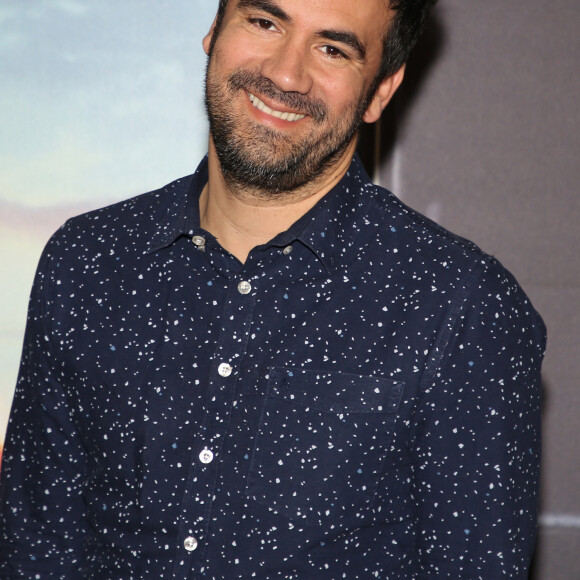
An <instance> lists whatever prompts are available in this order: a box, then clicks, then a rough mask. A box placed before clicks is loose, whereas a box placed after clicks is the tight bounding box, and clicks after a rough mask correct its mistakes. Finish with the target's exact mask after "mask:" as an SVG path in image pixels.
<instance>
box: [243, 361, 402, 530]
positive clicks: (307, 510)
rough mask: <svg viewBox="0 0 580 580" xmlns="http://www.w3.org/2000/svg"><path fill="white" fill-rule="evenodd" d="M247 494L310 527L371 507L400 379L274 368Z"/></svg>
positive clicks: (393, 417) (360, 512) (385, 454)
mask: <svg viewBox="0 0 580 580" xmlns="http://www.w3.org/2000/svg"><path fill="white" fill-rule="evenodd" d="M268 375H269V380H268V389H267V395H266V398H265V401H264V406H263V409H262V414H261V418H260V424H259V429H258V432H257V435H256V441H255V446H254V451H253V455H252V459H251V463H250V470H249V473H248V479H247V487H246V493H247V495H248V496H249V497H250V498H252V499H254V500H256V501H258V502H260V503H262V504H264V505H266V506H268V507H269V508H270V509H272V510H274V511H276V512H278V513H281V514H284V515H285V516H287V517H288V518H290V519H292V520H302V521H303V522H304V523H305V524H308V525H321V524H323V523H324V522H325V521H329V519H331V520H333V521H336V519H337V518H340V519H342V518H347V519H350V518H357V517H362V512H364V511H365V507H366V508H368V507H369V506H371V505H372V503H373V499H374V497H375V494H376V492H377V486H378V482H379V479H380V477H381V474H382V471H383V465H384V462H385V460H386V456H387V449H388V447H389V444H390V441H391V437H392V431H393V425H394V422H395V419H396V416H397V411H398V408H399V403H400V401H401V397H402V393H403V386H404V383H403V382H401V381H394V380H391V379H385V378H376V377H369V376H361V375H355V374H348V373H339V372H326V371H325V372H321V371H315V370H303V369H288V368H272V369H270V370H269V373H268Z"/></svg>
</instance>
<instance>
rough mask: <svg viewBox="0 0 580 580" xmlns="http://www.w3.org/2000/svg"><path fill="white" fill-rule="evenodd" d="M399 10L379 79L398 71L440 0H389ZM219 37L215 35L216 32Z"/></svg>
mask: <svg viewBox="0 0 580 580" xmlns="http://www.w3.org/2000/svg"><path fill="white" fill-rule="evenodd" d="M228 1H229V0H219V6H218V12H217V18H216V28H215V30H216V32H219V29H220V27H221V23H222V20H223V17H224V13H225V11H226V6H227V4H228ZM385 1H386V2H388V3H389V8H390V9H391V10H394V11H395V15H394V17H393V21H392V23H391V25H390V27H389V29H388V30H387V31H386V32H385V37H384V39H383V58H382V61H381V68H380V69H379V73H378V75H377V78H376V79H375V83H376V84H378V83H379V82H380V81H381V80H383V79H384V78H386V77H388V76H390V75H392V74H393V73H395V72H397V70H399V68H400V67H401V66H402V65H403V64H405V63H406V62H407V60H408V58H409V54H410V52H411V50H412V49H413V47H414V46H415V44H416V43H417V40H418V39H419V37H420V36H421V33H422V32H423V29H424V28H425V22H426V21H427V16H428V15H429V11H430V10H431V8H433V6H434V5H435V3H436V2H437V0H385ZM214 40H215V36H214Z"/></svg>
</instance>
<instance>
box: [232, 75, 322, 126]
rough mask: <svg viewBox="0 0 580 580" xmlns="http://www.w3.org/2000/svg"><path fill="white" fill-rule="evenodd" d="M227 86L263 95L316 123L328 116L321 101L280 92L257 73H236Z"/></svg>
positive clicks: (298, 94)
mask: <svg viewBox="0 0 580 580" xmlns="http://www.w3.org/2000/svg"><path fill="white" fill-rule="evenodd" d="M228 85H229V87H230V89H233V90H245V91H248V92H250V93H253V94H256V93H259V94H261V95H264V96H265V97H268V98H269V99H272V100H273V101H276V102H277V103H280V104H281V105H285V106H286V107H288V108H290V109H293V110H294V111H296V112H299V113H301V114H305V115H309V116H310V117H312V118H313V119H314V120H315V121H316V122H317V123H322V122H323V121H324V120H325V119H326V117H327V115H328V109H327V108H326V105H325V104H324V103H323V102H322V101H320V100H318V99H313V98H312V97H307V96H306V95H303V94H301V93H297V92H294V91H289V92H286V91H281V90H280V89H279V88H278V87H277V86H276V85H275V84H274V83H273V82H272V81H271V80H270V79H267V78H266V77H263V76H262V75H261V74H260V73H258V72H251V71H237V72H235V73H233V74H232V75H231V76H230V77H229V79H228Z"/></svg>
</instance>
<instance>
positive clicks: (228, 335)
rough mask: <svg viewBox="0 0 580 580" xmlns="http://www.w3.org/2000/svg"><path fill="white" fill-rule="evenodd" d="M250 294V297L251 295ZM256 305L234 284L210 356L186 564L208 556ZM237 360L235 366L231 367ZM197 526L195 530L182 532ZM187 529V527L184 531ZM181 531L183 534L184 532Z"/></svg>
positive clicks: (187, 518) (242, 283)
mask: <svg viewBox="0 0 580 580" xmlns="http://www.w3.org/2000/svg"><path fill="white" fill-rule="evenodd" d="M252 290H254V292H252ZM255 303H256V296H255V288H253V287H252V284H251V283H250V282H247V280H243V279H240V278H238V279H237V280H236V279H234V280H232V285H231V286H230V290H229V292H228V296H227V299H226V302H225V304H224V308H223V310H222V313H221V320H223V324H222V326H221V328H220V334H219V337H218V340H217V345H216V349H215V351H214V354H213V359H214V361H215V363H214V365H215V366H213V369H212V371H213V372H212V375H213V376H212V377H211V378H210V380H209V384H208V388H207V401H208V404H207V408H206V410H205V413H204V417H203V421H202V422H201V423H200V425H199V429H198V433H199V435H198V437H199V439H198V442H199V443H201V446H202V447H203V446H205V447H203V449H200V448H199V447H198V449H197V450H196V451H195V452H194V453H195V454H194V455H193V462H192V466H194V465H195V464H197V468H195V467H193V470H192V472H191V475H190V477H189V481H190V482H191V487H190V488H189V489H188V492H186V493H187V497H186V498H185V501H184V504H183V512H182V513H183V516H182V522H183V527H182V532H183V533H184V535H183V536H182V538H184V539H183V542H184V543H183V546H184V550H186V551H187V552H189V553H190V554H191V556H190V558H191V560H190V562H191V563H192V564H191V565H193V566H199V565H200V564H199V562H200V561H201V559H202V558H203V555H204V553H205V551H206V547H205V545H204V542H201V543H200V542H199V538H200V537H206V536H207V530H208V526H209V522H210V521H211V516H212V510H213V504H214V501H215V484H216V480H217V470H218V468H219V465H220V464H221V462H220V461H215V459H216V458H217V457H218V455H219V454H220V453H221V448H222V445H223V443H224V441H225V440H226V436H227V434H228V433H230V417H231V413H232V410H233V408H234V407H233V402H234V398H235V393H236V389H235V387H234V384H235V380H236V379H237V373H238V372H239V367H240V364H241V362H242V361H243V358H244V355H245V352H246V346H247V343H248V340H249V336H250V330H251V326H252V320H253V312H254V307H255ZM234 361H235V362H234ZM186 522H189V525H191V524H192V523H193V522H195V526H196V527H195V529H193V528H190V529H187V528H185V526H186V525H188V524H187V523H186ZM188 527H189V526H188ZM184 528H185V529H184Z"/></svg>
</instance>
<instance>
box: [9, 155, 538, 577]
mask: <svg viewBox="0 0 580 580" xmlns="http://www.w3.org/2000/svg"><path fill="white" fill-rule="evenodd" d="M206 182H207V161H206V160H204V161H203V162H202V164H201V165H200V167H199V168H198V170H197V172H196V173H195V174H194V175H193V176H189V177H186V178H184V179H180V180H178V181H175V182H173V183H171V184H170V185H168V186H166V187H164V188H163V189H161V190H157V191H153V192H151V193H147V194H144V195H142V196H139V197H136V198H133V199H130V200H128V201H124V202H121V203H119V204H116V205H113V206H110V207H107V208H104V209H101V210H98V211H94V212H90V213H88V214H85V215H82V216H79V217H76V218H74V219H72V220H69V221H68V222H67V223H66V224H65V225H64V226H63V227H62V228H61V229H60V230H59V231H58V232H57V233H56V234H55V235H54V236H53V237H52V239H51V240H50V241H49V243H48V245H47V247H46V249H45V251H44V253H43V256H42V258H41V261H40V264H39V268H38V272H37V276H36V279H35V283H34V286H33V290H32V296H31V302H30V309H29V317H28V323H27V330H26V337H25V344H24V351H23V357H22V365H21V371H20V376H19V381H18V385H17V390H16V394H15V399H14V403H13V408H12V412H11V418H10V423H9V428H8V434H7V441H6V446H5V454H4V458H3V466H2V473H1V480H2V490H1V494H2V495H1V524H0V531H1V547H0V561H1V564H0V577H2V578H21V577H22V578H39V579H45V578H46V579H48V578H51V579H52V578H62V579H98V580H103V579H105V578H106V579H125V580H126V579H137V578H147V579H151V578H155V579H162V578H175V579H198V578H216V579H218V578H219V579H224V580H233V579H236V578H240V579H241V578H244V579H248V578H257V579H269V578H285V579H338V578H347V579H349V580H356V579H366V578H388V579H389V580H395V579H404V580H410V579H411V578H413V579H424V580H427V579H429V580H435V579H439V578H453V579H454V580H457V579H459V578H469V579H477V578H480V579H482V580H489V579H491V578H493V579H499V578H510V579H520V578H521V579H524V578H527V567H528V564H529V560H530V558H531V553H532V550H533V546H534V539H535V533H536V515H537V513H536V512H537V494H538V476H539V460H540V405H541V386H540V364H541V359H542V356H543V352H544V347H545V329H544V325H543V323H542V321H541V319H540V317H539V316H538V314H537V313H536V312H535V310H534V309H533V307H532V306H531V304H530V303H529V301H528V299H527V298H526V296H525V294H524V293H523V291H522V290H521V288H520V287H519V286H518V284H517V282H516V281H515V280H514V279H513V277H512V276H511V275H510V274H509V273H508V272H507V271H506V270H505V269H504V268H503V267H502V266H501V265H500V264H499V263H498V261H497V260H495V259H494V258H492V257H490V256H488V255H486V254H485V253H483V252H482V251H481V250H480V249H478V248H477V247H476V246H475V245H474V244H472V243H471V242H468V241H466V240H464V239H462V238H459V237H457V236H454V235H452V234H450V233H449V232H447V231H446V230H444V229H443V228H441V227H439V226H437V225H436V224H434V223H432V222H431V221H429V220H428V219H426V218H424V217H423V216H420V215H418V214H417V213H416V212H414V211H413V210H411V209H409V208H407V207H406V206H405V205H403V204H402V203H401V202H400V201H399V200H397V198H396V197H394V196H393V195H392V194H391V193H389V192H387V191H385V190H383V189H381V188H379V187H377V186H375V185H373V184H371V183H370V181H369V179H368V177H367V175H366V174H365V172H364V170H363V168H362V166H361V164H360V161H359V160H358V158H356V157H355V159H354V160H353V163H352V165H351V167H350V170H349V172H348V173H347V175H346V176H345V177H344V178H343V179H342V181H341V182H340V183H339V184H338V185H337V186H336V187H335V188H334V189H333V190H332V191H331V192H330V193H328V194H327V195H326V196H325V197H324V198H323V199H322V200H321V201H320V202H319V203H318V204H317V205H316V206H315V207H314V208H313V209H312V210H311V211H310V212H308V213H307V214H306V215H305V216H303V217H302V218H301V219H300V220H298V221H297V222H296V223H295V224H294V225H293V226H292V227H291V228H290V229H289V230H287V231H286V232H283V233H281V234H280V235H278V236H277V237H276V238H274V239H273V240H272V241H271V242H269V243H268V244H265V245H263V246H259V247H256V248H254V249H253V250H252V252H251V253H250V255H249V256H248V259H247V261H246V263H245V264H241V263H240V262H239V261H238V260H237V259H236V258H234V257H233V256H231V255H230V254H228V253H227V252H226V251H225V250H224V249H223V248H221V246H220V245H219V243H218V240H216V239H215V238H214V237H213V236H212V235H211V234H209V233H208V232H206V231H204V230H202V229H201V228H200V226H199V209H198V198H199V195H200V193H201V190H202V188H203V186H204V185H205V183H206Z"/></svg>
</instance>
